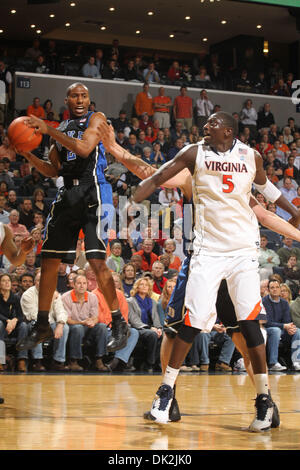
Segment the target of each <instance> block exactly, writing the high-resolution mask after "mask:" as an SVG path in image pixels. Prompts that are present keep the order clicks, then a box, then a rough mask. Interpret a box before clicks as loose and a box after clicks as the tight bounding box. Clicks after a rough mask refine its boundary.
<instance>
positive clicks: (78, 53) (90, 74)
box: [0, 39, 294, 96]
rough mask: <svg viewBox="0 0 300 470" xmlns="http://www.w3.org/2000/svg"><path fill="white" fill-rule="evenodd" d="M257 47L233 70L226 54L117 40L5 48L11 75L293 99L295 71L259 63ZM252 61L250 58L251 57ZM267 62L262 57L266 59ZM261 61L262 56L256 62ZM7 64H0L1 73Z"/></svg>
mask: <svg viewBox="0 0 300 470" xmlns="http://www.w3.org/2000/svg"><path fill="white" fill-rule="evenodd" d="M255 53H256V52H255V51H254V48H253V47H251V46H249V47H247V48H246V49H245V57H244V59H241V60H240V63H239V64H238V65H237V66H236V67H233V66H232V65H228V64H226V63H224V62H223V60H222V53H216V52H211V53H206V52H200V53H199V54H196V55H193V54H186V55H185V56H184V58H175V57H174V56H173V57H172V53H171V52H170V53H168V54H166V53H163V54H160V52H158V51H156V52H153V53H151V51H150V50H149V51H144V52H141V51H139V50H135V49H133V48H131V49H130V48H126V47H124V46H121V45H120V44H119V41H118V40H117V39H115V40H114V41H113V42H112V44H111V45H110V46H109V45H106V46H102V45H99V46H94V47H93V46H90V45H85V44H73V43H63V42H59V43H58V42H57V41H55V40H53V39H51V40H49V41H48V42H47V43H44V42H41V41H39V39H35V40H34V41H33V43H32V45H31V47H28V48H27V49H24V50H23V54H22V53H21V52H19V55H18V56H17V57H16V56H15V55H10V54H11V53H10V49H9V47H6V48H5V47H3V56H5V63H6V65H7V66H8V70H9V71H10V72H14V71H24V72H33V73H39V74H58V75H72V76H82V77H87V78H97V79H105V80H126V81H132V80H134V81H141V82H144V81H148V82H149V83H161V84H165V85H166V84H168V85H180V84H185V85H186V86H193V87H200V88H206V89H224V90H234V91H240V92H242V93H249V92H251V93H259V94H271V95H277V96H290V95H291V94H292V92H291V86H292V82H293V79H294V77H293V73H292V72H291V71H290V70H283V67H282V66H281V64H280V62H279V61H278V60H277V59H274V60H272V61H268V60H265V59H263V60H262V61H261V60H255ZM249 58H250V59H251V60H250V59H249ZM262 58H263V55H262ZM256 59H257V58H256ZM2 67H4V68H5V65H1V64H0V72H2Z"/></svg>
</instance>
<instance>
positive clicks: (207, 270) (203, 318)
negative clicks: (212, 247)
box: [151, 256, 223, 423]
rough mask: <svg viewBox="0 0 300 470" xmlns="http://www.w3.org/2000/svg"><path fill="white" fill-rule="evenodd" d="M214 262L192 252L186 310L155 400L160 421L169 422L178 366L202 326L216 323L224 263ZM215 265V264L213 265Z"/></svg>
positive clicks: (209, 326)
mask: <svg viewBox="0 0 300 470" xmlns="http://www.w3.org/2000/svg"><path fill="white" fill-rule="evenodd" d="M216 264H217V263H212V259H211V257H208V256H207V257H203V258H202V257H198V256H193V257H192V258H191V261H190V273H189V278H188V281H187V286H186V295H185V305H186V307H187V309H188V310H187V313H186V315H185V319H184V323H183V324H182V325H181V327H180V329H179V331H178V334H177V335H176V338H175V340H174V345H173V348H172V352H171V356H170V360H169V363H168V365H167V367H166V371H165V374H164V376H163V380H162V385H161V386H160V387H159V389H158V391H157V393H156V397H155V399H154V401H153V403H152V408H151V415H152V417H153V419H154V420H155V421H157V422H160V423H167V422H168V420H169V410H170V406H171V403H172V399H173V396H174V392H173V387H174V384H175V382H176V380H177V376H178V374H179V369H180V367H181V365H182V363H183V361H184V359H185V357H186V355H187V354H188V352H189V350H190V349H191V346H192V344H193V341H194V338H195V337H196V335H197V334H198V333H199V331H200V330H201V329H209V330H210V329H211V328H212V326H213V324H214V323H215V319H216V315H215V313H213V314H212V313H211V312H213V311H214V310H215V308H214V306H215V302H216V296H217V291H218V287H219V283H220V282H221V279H222V274H223V273H222V272H223V266H222V265H221V264H219V265H218V264H217V265H216ZM213 265H214V267H213Z"/></svg>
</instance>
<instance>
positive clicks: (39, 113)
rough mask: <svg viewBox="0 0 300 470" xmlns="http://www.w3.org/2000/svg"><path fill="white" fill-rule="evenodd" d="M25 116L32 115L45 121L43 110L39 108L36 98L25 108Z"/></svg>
mask: <svg viewBox="0 0 300 470" xmlns="http://www.w3.org/2000/svg"><path fill="white" fill-rule="evenodd" d="M26 114H27V116H31V114H33V115H34V116H36V117H37V118H40V119H45V118H46V114H45V110H44V108H43V107H42V106H41V101H40V99H39V98H38V97H35V98H33V103H32V104H30V105H29V106H28V107H27V112H26Z"/></svg>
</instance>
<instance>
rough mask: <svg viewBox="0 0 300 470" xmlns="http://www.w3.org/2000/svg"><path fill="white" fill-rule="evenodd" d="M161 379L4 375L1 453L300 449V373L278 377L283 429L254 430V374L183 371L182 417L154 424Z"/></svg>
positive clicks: (274, 382) (0, 381) (275, 385)
mask: <svg viewBox="0 0 300 470" xmlns="http://www.w3.org/2000/svg"><path fill="white" fill-rule="evenodd" d="M159 384H160V375H132V374H128V375H115V374H105V375H100V374H97V375H96V374H65V375H58V374H53V375H52V374H45V375H40V374H26V375H20V374H9V373H8V374H4V375H1V376H0V395H1V396H3V397H4V398H5V403H4V404H2V405H0V436H1V438H0V449H1V450H133V449H134V450H152V451H153V450H181V449H184V450H299V449H300V373H294V374H284V373H279V374H275V375H271V376H270V384H271V388H272V394H273V398H274V399H275V401H276V403H277V404H278V407H279V409H280V414H281V426H280V428H278V429H274V430H272V431H270V432H267V433H263V434H256V433H249V432H248V431H247V430H246V427H247V426H248V425H249V423H250V421H251V420H252V417H253V414H254V401H253V399H254V397H255V393H254V390H253V388H252V386H251V383H250V380H249V378H248V376H247V375H246V374H224V373H223V374H222V373H220V374H205V375H202V374H201V375H200V374H199V373H198V374H191V373H190V374H187V373H186V374H180V377H179V381H178V387H177V398H178V401H179V405H180V409H181V412H182V420H181V421H180V422H178V423H169V424H166V425H162V424H155V423H151V422H147V421H145V420H144V419H143V417H142V416H143V412H144V411H146V410H147V409H149V406H150V404H151V401H152V399H153V397H154V394H155V392H156V389H157V387H158V385H159Z"/></svg>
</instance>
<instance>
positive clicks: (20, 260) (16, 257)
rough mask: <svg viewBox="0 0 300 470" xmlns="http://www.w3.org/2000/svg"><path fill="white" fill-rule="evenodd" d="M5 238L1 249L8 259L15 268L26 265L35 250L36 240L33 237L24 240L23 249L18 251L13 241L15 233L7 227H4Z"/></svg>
mask: <svg viewBox="0 0 300 470" xmlns="http://www.w3.org/2000/svg"><path fill="white" fill-rule="evenodd" d="M4 230H5V237H4V240H3V242H2V245H1V249H2V251H3V253H4V255H5V256H6V258H7V259H8V260H9V261H10V262H11V263H12V264H13V265H15V266H19V265H20V264H24V263H25V260H26V256H27V255H28V253H30V252H31V251H32V250H33V248H34V240H33V238H32V237H26V238H23V240H22V242H21V248H20V249H18V248H17V246H16V245H15V242H14V239H13V233H12V231H11V230H10V228H9V227H7V225H4Z"/></svg>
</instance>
